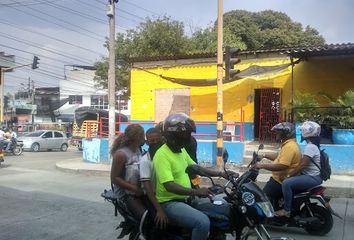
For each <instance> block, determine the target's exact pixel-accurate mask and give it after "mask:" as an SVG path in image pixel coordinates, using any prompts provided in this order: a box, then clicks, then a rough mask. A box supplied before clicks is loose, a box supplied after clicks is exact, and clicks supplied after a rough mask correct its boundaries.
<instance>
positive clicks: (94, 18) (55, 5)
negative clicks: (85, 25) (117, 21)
mask: <svg viewBox="0 0 354 240" xmlns="http://www.w3.org/2000/svg"><path fill="white" fill-rule="evenodd" d="M46 5H49V6H52V7H54V8H57V9H60V10H62V11H65V12H66V11H69V12H71V13H74V14H77V15H79V16H81V17H84V18H86V19H91V20H94V21H97V22H100V23H103V24H107V21H106V20H104V19H101V18H97V17H93V16H91V15H89V14H86V13H82V12H79V11H76V10H73V9H71V8H67V7H64V6H61V5H58V4H55V3H47V4H46Z"/></svg>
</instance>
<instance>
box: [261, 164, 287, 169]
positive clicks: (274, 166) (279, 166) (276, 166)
mask: <svg viewBox="0 0 354 240" xmlns="http://www.w3.org/2000/svg"><path fill="white" fill-rule="evenodd" d="M257 168H259V169H265V170H268V171H283V170H286V169H288V168H289V166H286V165H284V164H280V163H257Z"/></svg>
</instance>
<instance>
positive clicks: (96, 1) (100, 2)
mask: <svg viewBox="0 0 354 240" xmlns="http://www.w3.org/2000/svg"><path fill="white" fill-rule="evenodd" d="M94 1H96V2H98V3H100V4H103V5H106V4H105V3H103V2H101V1H98V0H94Z"/></svg>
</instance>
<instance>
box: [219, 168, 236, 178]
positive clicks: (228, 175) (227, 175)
mask: <svg viewBox="0 0 354 240" xmlns="http://www.w3.org/2000/svg"><path fill="white" fill-rule="evenodd" d="M239 175H240V174H238V173H237V172H234V171H230V170H227V173H226V172H224V171H223V172H221V174H220V177H222V178H225V179H229V178H238V177H239Z"/></svg>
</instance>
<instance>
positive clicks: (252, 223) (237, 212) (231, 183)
mask: <svg viewBox="0 0 354 240" xmlns="http://www.w3.org/2000/svg"><path fill="white" fill-rule="evenodd" d="M223 158H224V163H226V161H227V158H228V156H227V154H224V157H223ZM224 171H225V172H226V175H227V179H226V180H227V181H226V183H225V184H224V185H223V186H221V185H219V184H215V183H214V181H213V179H212V178H211V177H210V176H208V175H207V174H205V173H204V172H203V170H202V169H201V168H199V166H198V165H193V166H190V167H188V168H187V169H186V172H187V173H188V174H189V175H200V176H206V177H207V178H209V179H210V180H211V182H212V186H211V187H209V190H210V191H211V192H213V193H214V194H215V197H214V199H212V202H213V203H214V204H215V205H222V204H228V205H229V206H230V215H229V216H228V217H225V215H223V216H220V215H218V214H216V213H211V212H208V211H206V212H204V213H205V214H206V215H207V216H208V217H209V219H210V225H211V226H210V235H209V238H208V239H210V240H217V239H226V235H227V234H231V235H233V236H234V237H235V240H248V239H249V238H250V236H252V235H256V236H257V239H258V240H276V239H279V240H280V239H282V240H291V238H287V237H282V238H271V237H270V235H269V233H268V231H267V230H266V228H265V227H264V223H265V222H266V221H267V220H268V219H269V218H272V217H273V215H274V211H273V207H272V205H271V203H270V202H269V200H268V198H267V196H266V195H265V194H264V193H263V191H262V190H261V189H260V188H259V187H258V186H257V185H256V184H255V183H254V182H253V181H252V178H254V177H257V176H255V174H256V175H258V172H255V171H253V170H252V169H251V168H249V169H248V171H246V172H245V173H244V174H242V175H241V176H240V177H239V175H238V174H230V173H229V172H228V171H227V170H226V168H225V164H224ZM101 196H102V197H103V198H104V199H105V200H107V201H109V202H111V203H112V204H113V205H114V207H115V216H117V212H119V213H120V214H121V215H122V216H123V218H124V221H123V222H121V223H120V225H119V226H118V227H117V228H116V229H122V231H121V233H120V235H119V236H118V238H123V237H124V236H126V235H129V239H130V240H133V239H134V240H138V239H146V238H145V237H144V229H143V226H144V221H145V219H146V215H147V212H145V214H144V215H143V217H142V219H141V221H140V222H138V221H137V220H135V219H134V218H133V217H132V215H131V214H130V213H129V211H127V209H125V208H124V204H123V203H120V202H119V199H117V198H116V197H115V196H114V193H113V191H112V190H108V191H107V190H105V191H104V192H103V193H102V194H101ZM199 210H201V209H199ZM201 211H203V210H201ZM190 238H191V235H190V232H188V230H186V229H181V228H179V227H175V226H169V227H168V228H167V230H166V239H190Z"/></svg>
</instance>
